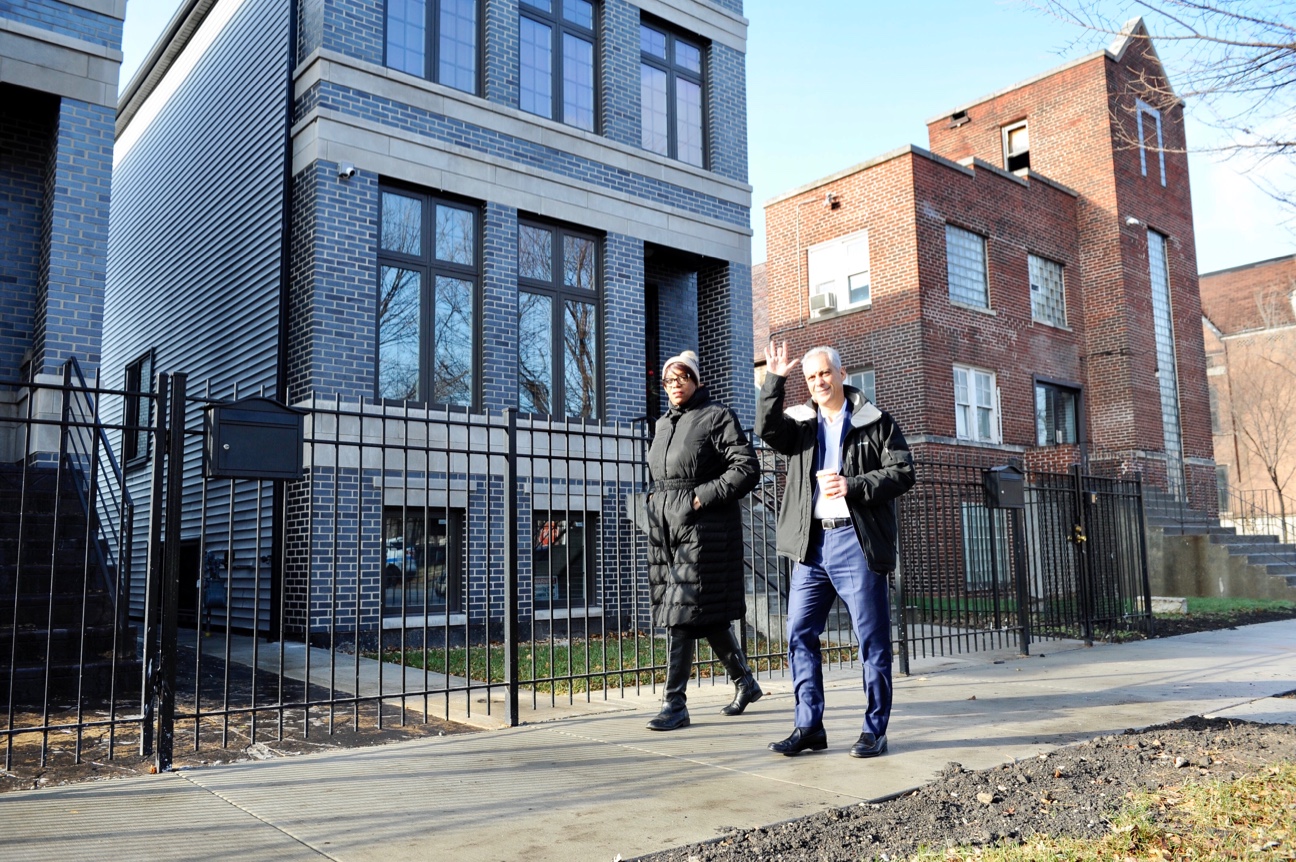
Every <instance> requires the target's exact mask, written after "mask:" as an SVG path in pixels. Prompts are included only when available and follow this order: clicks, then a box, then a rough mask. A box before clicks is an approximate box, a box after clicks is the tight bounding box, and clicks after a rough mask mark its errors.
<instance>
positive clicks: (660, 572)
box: [648, 388, 760, 629]
mask: <svg viewBox="0 0 1296 862" xmlns="http://www.w3.org/2000/svg"><path fill="white" fill-rule="evenodd" d="M648 469H649V471H650V472H651V474H652V492H651V494H650V496H649V498H648V525H649V533H648V536H649V548H648V583H649V585H650V587H651V589H652V606H653V621H654V622H655V623H656V624H657V625H659V626H693V627H696V628H702V629H705V628H709V627H712V626H715V625H717V624H725V623H728V622H730V621H732V620H736V619H741V618H742V617H743V615H744V613H745V612H746V604H745V603H744V601H743V533H742V511H741V509H740V508H739V505H738V501H739V500H740V499H742V497H743V496H744V495H746V494H747V493H748V492H749V491H751V489H752V488H754V487H756V482H757V481H758V480H759V479H760V467H759V465H758V464H757V462H756V451H755V450H754V449H753V448H752V444H751V441H750V440H748V439H747V435H745V434H744V433H743V431H742V426H741V425H739V424H738V417H737V416H736V415H735V414H734V412H733V411H732V410H730V409H729V408H728V407H725V406H724V405H723V404H720V403H718V402H715V401H712V400H711V396H710V395H709V394H708V393H707V391H706V389H705V388H699V389H698V390H697V391H696V392H695V393H693V397H692V398H690V399H689V400H688V401H686V402H684V404H682V405H680V406H679V407H672V408H671V409H670V411H669V412H668V413H667V414H666V415H665V416H663V417H662V418H661V419H659V420H657V430H656V434H655V436H654V437H653V442H652V447H651V448H650V449H649V450H648ZM694 497H697V499H698V501H699V502H701V504H702V508H700V509H697V510H694V508H693V498H694Z"/></svg>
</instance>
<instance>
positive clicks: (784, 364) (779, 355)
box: [765, 341, 801, 377]
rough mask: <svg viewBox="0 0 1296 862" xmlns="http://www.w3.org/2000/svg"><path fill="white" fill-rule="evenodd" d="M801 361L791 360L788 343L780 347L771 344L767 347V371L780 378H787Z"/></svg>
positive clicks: (781, 344)
mask: <svg viewBox="0 0 1296 862" xmlns="http://www.w3.org/2000/svg"><path fill="white" fill-rule="evenodd" d="M800 361H801V360H800V359H789V358H788V349H787V342H786V341H784V342H782V343H780V344H778V345H775V344H774V342H772V341H771V342H770V343H769V344H767V345H765V370H766V371H768V372H769V373H770V374H777V375H778V376H779V377H787V376H788V372H789V371H791V370H792V369H793V368H796V367H797V364H798V363H799V362H800Z"/></svg>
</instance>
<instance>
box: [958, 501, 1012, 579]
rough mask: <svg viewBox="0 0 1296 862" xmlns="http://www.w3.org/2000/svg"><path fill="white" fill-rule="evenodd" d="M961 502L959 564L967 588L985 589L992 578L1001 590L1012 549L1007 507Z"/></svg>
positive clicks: (1008, 569)
mask: <svg viewBox="0 0 1296 862" xmlns="http://www.w3.org/2000/svg"><path fill="white" fill-rule="evenodd" d="M962 505H963V511H962V515H963V518H962V520H963V563H964V569H965V571H966V573H967V586H968V589H970V590H989V589H992V588H993V587H994V585H995V581H996V580H997V581H998V582H999V586H1000V588H1001V589H1002V588H1005V587H1008V586H1010V585H1011V584H1012V570H1011V569H1010V568H1009V563H1010V557H1009V554H1011V553H1012V549H1011V546H1010V545H1009V542H1008V514H1009V513H1008V510H1007V509H993V510H992V509H987V508H986V507H985V506H983V505H981V504H979V503H964V504H962ZM992 517H993V521H992V520H991V518H992ZM992 528H993V530H992Z"/></svg>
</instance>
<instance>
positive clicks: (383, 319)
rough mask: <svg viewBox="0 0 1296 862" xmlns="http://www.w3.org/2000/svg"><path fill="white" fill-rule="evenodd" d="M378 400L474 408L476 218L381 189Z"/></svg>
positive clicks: (459, 208)
mask: <svg viewBox="0 0 1296 862" xmlns="http://www.w3.org/2000/svg"><path fill="white" fill-rule="evenodd" d="M380 198H381V207H380V209H381V211H380V215H379V218H380V225H379V248H378V273H379V278H378V282H379V283H378V315H377V316H378V351H377V362H378V367H377V374H376V378H377V397H378V398H379V399H392V400H397V401H423V402H427V403H432V404H440V405H448V406H458V407H472V404H473V393H474V391H475V387H474V379H473V378H474V367H475V364H476V363H475V357H476V344H475V337H476V336H475V335H474V319H475V306H476V301H477V284H478V264H477V211H476V210H475V209H474V208H473V207H470V206H466V205H464V204H459V203H453V202H450V201H444V200H439V199H437V198H433V197H430V196H428V195H422V194H417V193H415V192H409V191H402V190H396V189H383V190H382V191H381V194H380Z"/></svg>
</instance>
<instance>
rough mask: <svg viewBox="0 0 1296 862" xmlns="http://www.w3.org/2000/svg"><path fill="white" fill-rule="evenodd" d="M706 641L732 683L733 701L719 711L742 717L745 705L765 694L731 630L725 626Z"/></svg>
mask: <svg viewBox="0 0 1296 862" xmlns="http://www.w3.org/2000/svg"><path fill="white" fill-rule="evenodd" d="M707 640H708V641H709V642H710V643H711V649H712V650H713V651H714V652H715V654H716V657H717V658H719V659H720V661H721V662H722V663H723V664H724V666H725V670H726V671H728V672H729V678H730V679H732V680H733V681H734V699H733V701H732V702H731V703H730V704H729V705H728V706H726V707H725V708H724V709H722V710H720V711H721V712H723V713H724V714H725V715H742V714H743V710H745V709H746V708H747V704H749V703H755V702H756V701H758V700H760V699H761V697H762V696H763V695H764V694H765V692H763V691H761V687H760V684H759V683H757V682H756V677H755V676H754V675H753V674H752V671H751V667H750V666H749V665H748V664H747V657H746V656H744V655H743V651H742V647H741V646H739V645H738V639H737V638H736V637H734V633H733V629H732V628H730V627H728V626H726V627H725V628H724V630H723V631H718V632H715V633H714V634H712V635H711V636H709V637H708V638H707Z"/></svg>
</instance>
